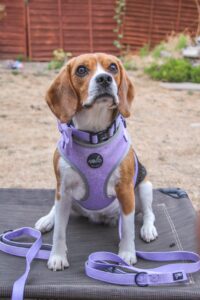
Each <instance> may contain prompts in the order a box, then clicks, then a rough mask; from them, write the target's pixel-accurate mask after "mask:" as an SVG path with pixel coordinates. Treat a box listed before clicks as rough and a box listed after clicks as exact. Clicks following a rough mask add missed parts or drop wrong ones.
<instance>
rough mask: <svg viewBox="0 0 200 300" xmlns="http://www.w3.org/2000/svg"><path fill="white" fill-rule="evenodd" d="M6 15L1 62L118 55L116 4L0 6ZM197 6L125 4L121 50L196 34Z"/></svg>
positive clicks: (80, 0)
mask: <svg viewBox="0 0 200 300" xmlns="http://www.w3.org/2000/svg"><path fill="white" fill-rule="evenodd" d="M0 4H4V5H5V11H6V14H5V16H4V18H2V19H1V20H0V59H4V58H17V57H18V56H19V55H23V56H24V57H29V58H30V59H31V60H38V61H47V60H50V59H51V57H52V52H53V50H55V49H57V48H62V49H64V50H65V51H69V52H72V54H73V55H77V54H80V53H84V52H97V51H98V52H100V51H102V52H108V53H113V54H118V53H119V52H118V49H117V48H116V47H115V46H114V45H113V41H114V40H115V39H116V33H114V31H113V30H114V29H115V28H116V21H115V20H114V18H113V17H114V15H115V8H116V0H13V1H11V0H0ZM197 25H198V13H197V7H196V4H195V0H126V10H125V14H124V18H123V32H124V38H123V44H124V45H125V46H126V47H128V48H129V49H130V50H133V51H135V50H138V49H139V48H140V47H142V46H143V45H144V44H149V45H150V46H153V45H155V44H156V43H158V42H160V41H161V40H162V39H164V38H165V37H166V35H167V34H169V33H171V32H172V31H174V32H181V31H184V30H185V29H188V31H190V32H191V34H193V35H194V34H195V33H196V29H197Z"/></svg>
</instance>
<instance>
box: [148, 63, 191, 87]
mask: <svg viewBox="0 0 200 300" xmlns="http://www.w3.org/2000/svg"><path fill="white" fill-rule="evenodd" d="M191 70H192V66H191V64H190V63H189V62H188V61H187V60H185V59H174V58H169V59H168V60H167V61H166V62H165V63H164V64H162V65H158V64H157V63H153V64H151V65H150V66H149V67H147V68H145V73H146V74H148V75H149V76H150V77H151V78H152V79H155V80H162V81H169V82H185V81H191ZM192 82H194V81H192Z"/></svg>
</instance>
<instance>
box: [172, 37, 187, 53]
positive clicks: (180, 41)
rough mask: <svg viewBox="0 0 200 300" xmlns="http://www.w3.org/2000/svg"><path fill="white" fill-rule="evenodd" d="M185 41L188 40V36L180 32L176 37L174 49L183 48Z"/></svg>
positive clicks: (185, 44)
mask: <svg viewBox="0 0 200 300" xmlns="http://www.w3.org/2000/svg"><path fill="white" fill-rule="evenodd" d="M187 42H188V37H187V36H186V35H184V34H183V33H181V34H180V35H179V37H178V41H177V45H176V48H175V49H176V50H182V49H183V48H185V47H186V46H187Z"/></svg>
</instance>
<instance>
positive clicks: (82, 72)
mask: <svg viewBox="0 0 200 300" xmlns="http://www.w3.org/2000/svg"><path fill="white" fill-rule="evenodd" d="M87 74H88V69H87V68H86V67H85V66H79V67H78V68H77V69H76V75H78V76H79V77H84V76H85V75H87Z"/></svg>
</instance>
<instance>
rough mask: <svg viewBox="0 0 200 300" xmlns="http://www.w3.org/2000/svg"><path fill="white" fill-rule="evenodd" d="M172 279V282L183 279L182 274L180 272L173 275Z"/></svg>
mask: <svg viewBox="0 0 200 300" xmlns="http://www.w3.org/2000/svg"><path fill="white" fill-rule="evenodd" d="M173 279H174V281H177V280H181V279H183V273H182V272H177V273H173Z"/></svg>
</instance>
